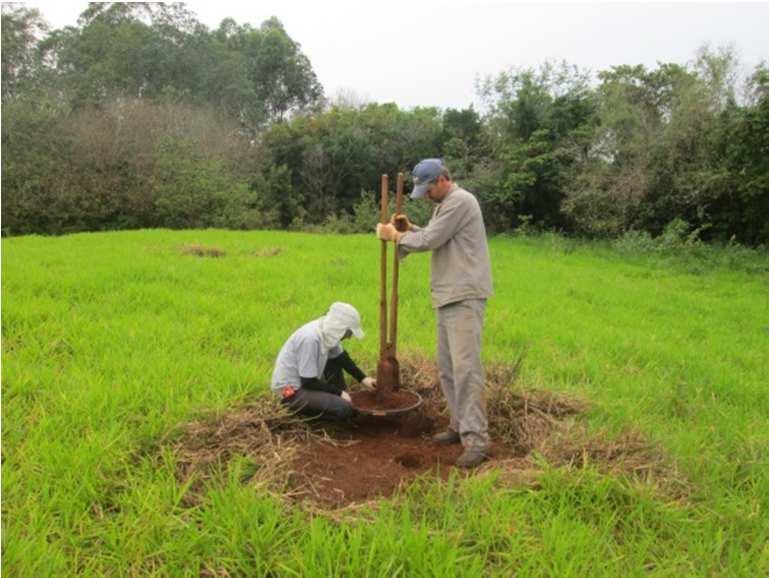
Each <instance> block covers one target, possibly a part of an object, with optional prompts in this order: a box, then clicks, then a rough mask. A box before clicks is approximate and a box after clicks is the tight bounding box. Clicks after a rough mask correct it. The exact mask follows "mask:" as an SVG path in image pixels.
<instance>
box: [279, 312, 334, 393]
mask: <svg viewBox="0 0 769 578" xmlns="http://www.w3.org/2000/svg"><path fill="white" fill-rule="evenodd" d="M343 351H344V349H343V348H342V344H341V343H337V344H336V345H335V346H334V347H332V348H331V349H325V348H324V347H323V340H322V338H321V334H320V319H316V320H315V321H310V322H309V323H305V324H304V325H302V326H301V327H300V328H299V329H297V330H296V331H294V333H293V334H292V335H291V337H289V338H288V341H286V342H285V343H284V344H283V347H281V349H280V353H278V358H277V359H276V360H275V369H273V371H272V385H271V386H270V388H271V389H272V390H273V391H279V390H280V389H281V388H283V387H285V386H286V385H290V386H291V387H293V388H295V389H300V388H301V387H302V380H301V378H302V377H305V378H312V377H317V378H319V379H320V378H322V376H323V370H324V369H325V367H326V362H327V361H328V360H329V359H334V358H335V357H339V356H340V355H342V352H343Z"/></svg>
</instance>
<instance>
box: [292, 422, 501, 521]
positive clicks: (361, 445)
mask: <svg viewBox="0 0 769 578" xmlns="http://www.w3.org/2000/svg"><path fill="white" fill-rule="evenodd" d="M446 421H447V420H446V419H445V418H443V419H438V420H435V419H434V418H431V417H429V416H428V415H426V414H425V413H423V412H418V411H413V412H410V414H409V415H407V416H403V417H397V418H396V417H387V418H382V417H373V416H364V417H361V418H358V419H356V420H355V421H354V422H353V423H351V424H349V425H347V426H337V427H334V428H330V429H328V430H326V433H327V434H328V437H326V438H325V439H324V438H315V439H313V440H311V441H310V442H309V443H308V444H306V445H305V446H303V447H302V448H301V449H300V450H299V452H298V453H297V455H296V457H295V459H294V473H293V474H292V478H291V483H292V485H293V486H294V487H296V488H301V490H300V491H299V493H298V495H299V496H301V497H303V498H307V499H310V500H312V501H314V502H319V503H320V504H322V505H325V506H332V507H339V506H343V505H346V504H349V503H351V502H361V501H366V500H370V499H373V498H377V497H384V496H389V495H391V494H392V493H393V492H395V490H397V489H398V488H399V487H400V486H402V485H403V484H405V483H408V482H409V481H411V480H413V479H414V478H415V477H417V476H418V475H420V474H427V473H429V474H430V475H434V476H437V477H440V478H443V479H446V478H447V477H448V475H449V472H450V471H452V470H455V467H454V462H455V461H456V459H457V458H458V457H459V455H460V454H461V453H462V450H463V448H462V446H461V445H460V444H453V445H449V446H443V445H439V444H436V443H434V442H433V441H432V440H431V439H430V436H431V435H432V433H435V432H436V431H438V430H439V429H440V428H441V427H445V425H446V423H445V422H446ZM509 455H510V452H509V451H508V450H506V449H505V448H504V447H503V446H501V445H500V444H494V447H493V448H492V452H491V456H490V460H492V461H493V460H497V459H500V458H501V457H503V456H509Z"/></svg>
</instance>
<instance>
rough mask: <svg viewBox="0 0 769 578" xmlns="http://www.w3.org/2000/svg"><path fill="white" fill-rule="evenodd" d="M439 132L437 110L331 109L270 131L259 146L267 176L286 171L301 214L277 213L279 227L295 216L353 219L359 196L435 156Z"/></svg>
mask: <svg viewBox="0 0 769 578" xmlns="http://www.w3.org/2000/svg"><path fill="white" fill-rule="evenodd" d="M440 130H441V123H440V118H439V117H438V114H437V111H436V110H434V109H416V110H414V111H410V112H406V111H402V110H400V109H398V107H397V106H395V105H394V104H386V105H369V106H366V107H365V108H363V109H351V108H341V107H334V108H332V109H331V110H329V111H326V112H323V113H319V114H316V115H312V116H297V117H295V118H294V119H292V120H291V121H289V122H286V123H279V124H275V125H273V126H272V127H270V128H269V129H268V130H267V131H266V132H265V133H264V135H263V141H262V142H263V144H264V146H265V148H266V150H267V151H268V152H269V155H270V162H269V163H268V168H267V169H266V170H267V171H270V170H271V169H270V168H269V166H277V167H285V170H286V171H288V174H289V175H290V185H291V191H292V194H293V195H295V197H296V202H297V204H301V207H302V209H303V212H302V213H301V214H295V213H292V212H291V211H290V210H287V211H281V217H280V219H281V225H282V226H287V225H289V224H290V222H291V221H292V220H293V218H294V217H295V216H298V217H300V218H301V219H302V222H304V223H306V224H319V223H322V222H323V221H324V220H325V219H327V218H328V217H329V215H332V214H336V215H339V214H341V212H347V213H352V211H353V206H354V205H355V203H356V202H357V201H358V199H359V196H360V192H361V191H363V190H370V189H371V187H372V186H376V184H377V183H379V181H380V177H381V175H382V174H385V173H390V174H391V175H392V173H393V172H397V171H402V172H406V173H408V172H409V171H410V170H411V168H412V167H413V166H414V165H415V164H416V163H417V162H418V161H419V160H420V159H421V158H425V157H431V156H437V151H438V142H439V135H440ZM390 188H391V190H392V189H394V180H393V179H392V176H391V182H390Z"/></svg>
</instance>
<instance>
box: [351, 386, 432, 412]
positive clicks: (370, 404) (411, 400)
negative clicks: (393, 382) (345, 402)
mask: <svg viewBox="0 0 769 578" xmlns="http://www.w3.org/2000/svg"><path fill="white" fill-rule="evenodd" d="M350 395H351V397H352V405H353V406H354V407H355V408H357V409H362V410H385V411H387V410H393V409H406V408H409V407H412V406H413V405H415V404H416V402H417V400H418V398H417V397H416V396H415V395H414V394H413V393H411V392H409V391H384V392H382V391H354V392H352V393H351V394H350Z"/></svg>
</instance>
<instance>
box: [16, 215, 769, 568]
mask: <svg viewBox="0 0 769 578" xmlns="http://www.w3.org/2000/svg"><path fill="white" fill-rule="evenodd" d="M190 246H200V247H208V248H216V249H219V250H220V251H223V252H224V253H225V255H224V256H221V257H218V258H211V257H206V256H198V255H196V254H194V253H192V254H191V253H190V251H185V248H189V247H190ZM491 252H492V261H493V267H494V281H495V288H496V295H495V296H494V298H493V299H492V300H490V302H489V306H488V309H487V319H486V326H485V336H484V358H485V359H486V360H487V361H489V362H497V361H513V360H515V359H516V358H517V356H518V355H519V354H520V352H521V351H522V349H523V348H526V351H527V353H526V357H525V360H524V363H523V366H522V370H521V375H520V382H519V384H518V386H520V387H523V388H544V389H550V390H554V391H565V392H569V393H577V394H579V395H580V396H581V397H584V398H586V399H589V400H590V401H591V402H592V409H591V410H590V412H589V414H588V415H587V418H586V419H587V420H588V423H589V426H590V427H591V428H593V429H594V430H595V431H599V430H600V431H607V432H609V434H608V435H614V434H616V435H619V434H620V432H622V431H624V430H626V429H633V430H637V431H640V432H641V433H642V434H644V435H646V436H648V437H649V438H651V439H653V440H655V441H657V442H659V443H660V445H661V446H662V447H663V448H664V450H665V451H666V453H668V455H669V456H670V459H671V460H672V461H674V462H675V464H677V466H678V467H679V468H680V469H681V471H682V472H683V475H685V476H686V477H687V478H688V479H689V480H690V482H691V492H690V493H689V495H687V496H684V497H681V496H667V495H665V494H664V492H659V491H657V490H656V489H655V487H654V486H653V485H651V484H650V485H639V484H638V483H634V482H632V481H629V480H627V479H624V478H622V477H615V476H610V475H606V474H601V473H599V472H598V471H597V470H595V469H593V468H590V467H588V468H587V469H583V470H579V471H574V470H568V469H562V468H555V467H550V466H548V465H547V464H542V465H543V468H544V470H545V473H544V474H543V475H542V477H541V478H540V481H539V485H538V487H537V488H536V489H532V488H515V487H510V486H509V485H507V484H506V483H504V480H503V479H502V478H501V477H497V476H495V475H494V474H489V475H481V476H475V477H471V478H470V479H468V480H461V479H459V478H452V479H451V480H450V481H449V482H447V483H445V484H441V483H438V482H436V481H434V480H430V479H424V480H421V481H420V482H419V483H417V484H415V485H414V486H413V487H411V488H410V489H409V490H408V491H407V492H406V493H405V494H404V496H402V499H400V500H395V501H392V502H389V501H386V502H383V503H382V504H380V506H379V507H378V508H377V509H364V510H363V511H361V512H359V513H358V517H357V518H356V517H352V518H350V519H344V520H342V521H338V522H335V521H333V520H332V519H326V518H324V517H318V516H313V515H311V514H309V513H306V512H304V511H303V510H301V509H300V508H292V507H289V506H287V505H286V504H284V503H283V502H281V501H280V500H278V499H276V498H275V497H274V496H272V495H271V494H270V493H269V492H267V491H266V490H265V489H264V488H262V487H260V486H253V485H244V484H243V483H242V479H243V478H244V477H245V476H244V475H243V472H245V471H246V470H247V469H248V463H247V460H240V461H237V462H236V463H235V464H234V466H233V467H231V468H229V469H228V470H227V471H226V472H225V473H222V475H221V476H220V478H219V479H216V480H214V481H213V482H210V487H209V489H208V490H207V491H206V493H205V499H204V501H203V502H202V503H201V504H200V505H198V506H194V507H190V506H188V505H185V503H184V500H183V496H184V492H185V490H186V488H185V487H184V486H183V485H182V484H181V483H180V482H179V481H178V480H177V479H176V477H175V476H174V472H175V464H174V457H173V455H171V454H170V452H169V451H168V450H166V449H164V447H166V446H164V445H163V444H162V441H163V440H165V439H167V437H168V436H169V435H170V434H171V433H172V432H174V431H175V430H176V429H177V428H178V426H179V425H180V424H182V423H185V422H187V421H189V420H191V419H193V418H195V416H197V415H198V414H199V413H200V412H202V411H208V410H212V409H213V410H222V411H224V410H226V409H227V408H230V407H232V406H234V405H236V404H238V403H239V402H240V401H242V400H243V399H244V398H246V397H248V396H252V395H259V394H263V393H265V392H266V391H267V386H268V382H269V377H270V373H271V369H272V363H273V360H274V356H275V354H276V352H277V351H278V349H279V348H280V346H281V345H282V343H283V341H284V340H285V338H286V337H287V336H288V335H289V334H290V333H291V332H292V331H293V330H294V329H295V328H296V327H298V326H299V325H300V324H302V323H304V322H306V321H308V320H310V319H312V318H314V317H317V316H319V315H322V314H323V313H324V312H325V310H326V309H327V307H328V305H329V304H330V303H331V302H333V301H335V300H341V301H347V302H350V303H353V304H354V305H355V306H356V307H358V309H359V310H360V311H361V314H362V317H363V324H364V329H365V331H366V334H367V335H366V339H364V340H363V341H362V342H353V343H350V344H349V347H348V349H349V351H350V352H351V354H352V356H353V357H354V358H356V359H357V360H358V361H359V362H360V365H361V366H362V367H363V368H364V370H367V371H372V372H373V371H374V368H375V364H376V355H377V351H378V344H377V336H378V332H377V317H376V316H377V311H378V254H379V253H378V244H377V242H376V241H375V240H374V238H373V236H366V235H355V236H333V235H326V236H323V235H310V234H303V233H275V232H253V233H240V232H225V231H213V230H212V231H182V232H171V231H163V230H153V231H136V232H122V233H108V234H82V235H72V236H66V237H60V238H43V237H34V236H33V237H21V238H11V239H4V240H3V246H2V273H3V276H2V329H3V342H2V347H3V350H2V361H3V367H2V379H3V400H2V401H3V409H2V415H3V458H4V463H3V471H2V473H3V481H2V489H3V496H2V497H3V536H2V540H3V543H2V545H3V567H4V570H5V571H6V572H7V573H8V575H18V576H37V575H57V576H58V575H71V574H74V573H83V574H103V575H146V574H151V573H155V574H158V575H174V576H175V575H190V576H192V575H194V576H200V575H211V576H213V575H222V574H223V573H224V572H229V573H230V574H231V575H267V574H272V575H285V576H465V575H466V576H478V575H500V576H502V575H510V573H513V572H515V573H519V574H521V575H551V576H552V575H559V576H560V575H581V576H584V575H606V576H616V575H618V574H631V575H639V574H656V575H679V574H692V575H730V576H731V575H750V576H753V575H761V574H765V573H767V572H769V545H768V542H767V540H768V539H769V515H767V512H769V450H767V449H766V448H767V447H769V387H767V377H766V376H767V367H769V275H767V274H766V273H765V271H767V263H769V257H767V256H766V255H762V254H760V253H756V254H753V255H750V256H748V257H745V259H748V260H749V261H750V264H751V265H752V266H751V267H742V266H741V267H732V266H729V263H728V262H727V261H724V260H721V261H719V262H718V263H717V264H715V265H711V261H708V260H703V259H699V260H697V261H696V267H692V261H690V260H683V261H680V260H679V261H677V260H664V261H661V260H660V259H657V258H654V257H651V256H648V255H644V254H642V253H638V254H635V253H634V254H631V255H628V254H627V252H626V251H625V252H620V251H617V250H614V249H612V248H611V247H608V246H605V245H599V244H594V243H576V242H572V241H568V240H564V239H561V238H559V237H550V236H545V237H539V238H517V239H516V238H514V239H510V238H502V237H500V238H496V239H493V240H492V241H491ZM692 258H693V259H694V257H692ZM428 269H429V257H428V256H427V255H413V256H410V257H409V258H408V259H406V260H405V261H404V262H403V264H402V267H401V299H400V304H401V307H400V318H399V329H400V333H401V335H400V343H399V346H400V347H399V349H400V351H401V354H402V355H406V354H408V355H426V356H431V355H433V350H434V348H435V336H434V331H435V330H434V317H433V312H432V310H431V309H430V305H429V288H428Z"/></svg>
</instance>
